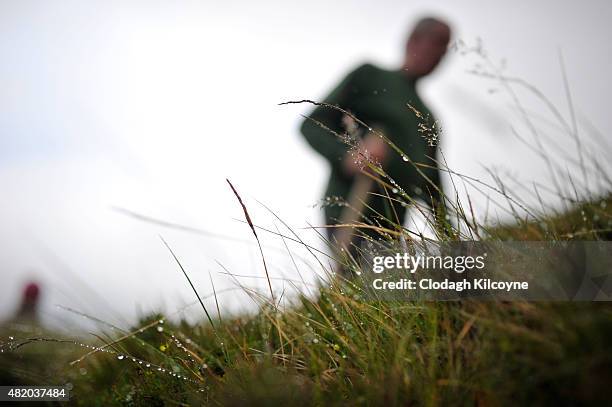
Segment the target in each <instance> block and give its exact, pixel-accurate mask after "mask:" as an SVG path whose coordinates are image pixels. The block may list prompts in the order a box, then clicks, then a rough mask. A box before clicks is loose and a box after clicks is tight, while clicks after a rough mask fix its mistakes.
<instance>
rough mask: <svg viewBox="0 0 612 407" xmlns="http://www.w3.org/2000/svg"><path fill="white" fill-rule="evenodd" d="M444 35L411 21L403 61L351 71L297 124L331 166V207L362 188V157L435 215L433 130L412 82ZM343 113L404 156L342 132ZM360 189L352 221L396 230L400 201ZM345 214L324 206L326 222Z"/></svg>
mask: <svg viewBox="0 0 612 407" xmlns="http://www.w3.org/2000/svg"><path fill="white" fill-rule="evenodd" d="M450 36H451V30H450V27H449V26H448V25H447V24H446V23H444V22H443V21H441V20H438V19H435V18H431V17H428V18H423V19H421V20H419V22H418V23H417V24H416V25H415V27H414V29H413V31H412V33H411V34H410V36H409V37H408V40H407V42H406V48H405V57H404V62H403V64H402V66H401V67H400V68H399V69H396V70H385V69H381V68H379V67H376V66H374V65H371V64H364V65H362V66H360V67H358V68H357V69H355V70H354V71H352V72H351V73H349V74H348V76H347V77H346V78H344V80H342V82H341V83H340V84H339V85H338V86H337V87H336V88H335V89H334V90H333V91H332V92H331V93H330V94H329V96H327V97H326V98H325V100H324V101H323V104H319V105H317V107H316V108H315V109H314V111H313V112H312V113H311V114H310V115H309V116H308V117H307V118H306V119H305V120H304V122H303V123H302V126H301V128H300V130H301V132H302V134H303V135H304V137H305V138H306V140H307V141H308V143H309V144H310V145H311V146H312V147H313V148H314V149H315V150H316V151H317V152H319V153H320V154H321V155H322V156H323V157H325V158H326V159H327V160H328V161H329V163H330V164H331V175H330V178H329V183H328V186H327V190H326V192H325V196H326V197H330V198H332V202H333V200H334V199H337V198H340V200H344V201H349V200H350V199H351V198H352V199H355V197H354V196H352V195H351V194H352V193H353V192H354V190H355V189H359V188H361V189H363V188H364V187H363V186H361V187H359V186H358V185H359V184H360V182H359V180H360V178H361V181H363V178H364V177H365V175H363V174H362V173H361V170H362V167H363V165H362V164H360V163H359V162H358V161H359V160H356V159H355V157H356V155H360V154H365V155H367V156H368V157H370V158H371V159H373V160H374V161H375V162H379V163H381V166H382V167H383V168H384V170H385V172H386V173H387V174H388V175H389V176H390V177H391V178H392V179H393V180H394V181H396V182H397V184H398V186H399V187H400V188H401V189H402V190H403V191H404V192H405V193H406V194H408V195H409V196H410V197H412V198H414V199H417V198H419V199H421V200H423V201H424V202H425V203H427V204H428V205H429V206H430V207H432V208H433V209H434V213H436V212H438V213H440V210H441V208H442V207H443V204H441V202H442V195H441V191H442V186H441V182H440V171H439V169H438V168H437V163H436V161H437V157H436V155H437V147H436V145H437V138H438V126H437V125H436V121H435V119H434V118H433V116H432V114H431V112H430V111H429V109H428V108H427V106H425V104H424V103H423V101H422V100H421V98H420V97H419V95H418V93H417V90H416V83H417V81H418V80H419V79H420V78H422V77H424V76H427V75H428V74H430V73H431V72H432V71H433V70H434V69H435V68H436V66H437V65H438V64H439V63H440V61H441V60H442V58H443V57H444V55H445V53H446V50H447V47H448V44H449V41H450ZM330 105H333V106H336V107H338V108H341V109H343V110H345V111H347V112H350V114H349V115H347V114H345V113H343V112H342V111H340V110H338V109H335V108H333V107H332V106H330ZM350 115H352V116H354V117H355V118H356V119H358V120H360V121H363V122H364V123H366V124H367V125H368V126H370V127H371V128H373V129H376V130H378V131H381V132H382V133H383V134H384V135H385V137H387V138H388V139H389V140H390V141H391V142H392V143H394V144H395V145H396V146H397V147H398V148H399V149H400V150H401V151H402V152H403V153H404V154H405V156H406V157H402V156H401V155H400V154H398V153H397V152H396V151H392V150H391V149H390V148H389V146H388V145H387V144H386V143H385V142H384V141H383V140H382V139H381V138H380V137H379V136H377V135H376V134H375V132H372V131H368V129H365V128H363V126H361V127H362V130H363V132H362V133H361V134H359V133H358V132H354V131H353V130H351V129H350V127H355V121H354V120H352V119H351V117H350ZM334 132H335V133H336V134H334ZM351 132H353V134H357V136H356V137H357V138H356V140H357V145H356V146H354V148H356V150H358V151H357V154H355V151H352V152H351V151H349V150H350V146H349V145H347V143H345V142H343V141H342V140H341V139H340V137H339V135H342V134H347V133H348V134H351ZM414 164H425V166H418V165H414ZM417 168H418V169H417ZM361 184H363V182H361ZM432 184H433V185H432ZM366 185H368V184H366ZM366 188H368V189H370V191H368V193H366V195H367V199H366V200H361V198H359V197H358V198H357V199H359V200H361V202H362V203H363V202H365V204H364V205H361V207H360V212H361V215H362V216H361V218H359V219H358V222H359V223H362V224H363V223H366V224H370V225H373V226H375V227H378V226H382V227H387V228H393V226H392V225H393V223H399V224H402V225H403V223H404V219H405V215H406V207H405V206H404V205H402V204H401V203H400V202H397V201H394V200H389V199H388V198H384V197H382V196H378V195H377V194H382V195H383V196H384V195H385V191H384V190H383V189H382V188H381V187H380V185H378V184H376V183H370V184H369V186H368V187H366ZM388 192H389V194H390V195H391V196H392V197H394V198H398V197H399V196H397V195H393V194H392V191H388ZM353 195H354V194H353ZM348 203H349V204H351V205H353V206H354V204H355V202H348ZM347 210H350V209H349V208H347V207H346V206H343V205H338V204H327V205H325V219H326V224H327V225H337V224H340V223H343V224H345V223H347V222H346V219H345V216H343V215H344V214H346V211H347ZM398 221H399V222H398ZM342 229H344V230H346V229H347V228H341V227H338V228H333V227H332V228H328V229H327V230H328V235H329V237H330V239H332V238H333V239H334V240H338V236H337V235H338V234H339V233H340V231H341V230H342ZM361 231H362V232H364V233H366V234H368V235H370V236H376V235H377V233H376V232H375V230H374V229H373V228H370V229H368V228H367V227H366V228H363V229H362V230H361ZM345 243H346V242H345Z"/></svg>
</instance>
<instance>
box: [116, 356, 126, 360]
mask: <svg viewBox="0 0 612 407" xmlns="http://www.w3.org/2000/svg"><path fill="white" fill-rule="evenodd" d="M124 357H125V356H123V355H117V359H119V360H123V358H124Z"/></svg>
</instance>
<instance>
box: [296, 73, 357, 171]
mask: <svg viewBox="0 0 612 407" xmlns="http://www.w3.org/2000/svg"><path fill="white" fill-rule="evenodd" d="M364 67H365V65H364V66H361V67H359V68H357V69H356V70H354V71H353V72H351V73H350V74H349V75H347V76H346V78H344V80H343V81H342V82H341V83H340V84H339V85H338V86H337V87H336V88H335V89H334V90H333V91H332V92H331V93H330V94H329V95H328V96H327V97H326V98H325V99H324V101H323V102H324V103H326V104H329V105H334V106H338V107H340V108H342V109H345V110H348V109H350V105H351V97H352V93H353V91H354V89H355V86H357V84H356V82H357V81H356V78H357V76H358V75H359V73H360V72H361V71H362V70H363V68H364ZM343 115H344V113H342V112H341V111H339V110H337V109H334V108H333V107H330V106H317V107H316V108H315V109H314V110H313V111H312V113H311V114H310V115H308V117H306V119H305V120H304V122H303V123H302V126H301V127H300V131H301V133H302V135H303V136H304V138H305V139H306V141H307V142H308V144H310V145H311V146H312V148H314V149H315V150H316V151H317V152H318V153H319V154H321V155H322V156H323V157H325V158H326V159H327V160H328V161H329V162H330V163H331V165H332V166H338V165H340V164H341V160H342V159H343V158H344V156H345V155H346V152H347V149H348V147H347V145H346V144H345V143H344V142H343V141H342V140H340V139H339V137H338V136H337V135H336V134H334V133H333V132H336V133H337V134H342V133H344V129H343V127H342V117H343ZM323 126H325V127H327V128H325V127H323ZM330 130H331V131H330Z"/></svg>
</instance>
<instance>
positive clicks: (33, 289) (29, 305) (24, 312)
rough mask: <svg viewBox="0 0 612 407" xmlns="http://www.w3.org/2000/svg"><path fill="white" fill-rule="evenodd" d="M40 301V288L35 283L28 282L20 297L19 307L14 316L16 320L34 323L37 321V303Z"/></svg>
mask: <svg viewBox="0 0 612 407" xmlns="http://www.w3.org/2000/svg"><path fill="white" fill-rule="evenodd" d="M39 299H40V288H39V286H38V284H37V283H35V282H30V283H28V284H27V285H26V286H25V288H24V289H23V294H22V295H21V306H20V307H19V310H18V311H17V314H16V315H15V319H16V320H21V321H24V320H27V321H35V320H37V319H38V302H39Z"/></svg>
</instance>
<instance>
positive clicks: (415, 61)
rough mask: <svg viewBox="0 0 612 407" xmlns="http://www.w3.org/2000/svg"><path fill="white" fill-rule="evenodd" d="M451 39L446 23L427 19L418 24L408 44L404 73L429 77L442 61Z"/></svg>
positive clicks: (431, 18) (430, 18)
mask: <svg viewBox="0 0 612 407" xmlns="http://www.w3.org/2000/svg"><path fill="white" fill-rule="evenodd" d="M450 37H451V29H450V27H449V25H448V24H446V23H445V22H444V21H442V20H439V19H436V18H433V17H426V18H422V19H421V20H419V21H418V22H417V24H416V25H415V27H414V29H413V30H412V33H411V34H410V36H409V37H408V41H407V42H406V55H405V59H404V66H403V69H404V71H405V72H406V73H407V74H408V75H410V76H412V77H416V78H420V77H422V76H425V75H428V74H429V73H431V72H432V71H433V70H434V69H435V68H436V66H438V64H439V63H440V61H441V60H442V57H443V56H444V54H445V53H446V49H447V47H448V43H449V41H450Z"/></svg>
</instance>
